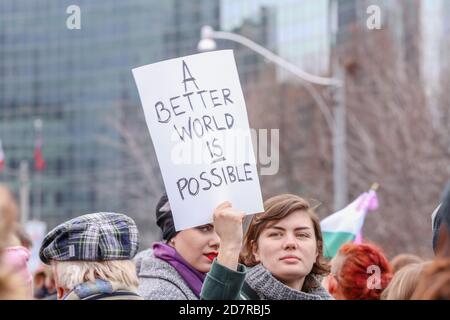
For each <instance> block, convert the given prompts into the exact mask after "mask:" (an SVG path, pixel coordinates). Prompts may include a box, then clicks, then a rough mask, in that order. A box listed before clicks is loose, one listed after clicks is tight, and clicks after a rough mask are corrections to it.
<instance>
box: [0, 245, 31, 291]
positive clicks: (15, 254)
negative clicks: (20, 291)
mask: <svg viewBox="0 0 450 320" xmlns="http://www.w3.org/2000/svg"><path fill="white" fill-rule="evenodd" d="M29 259H30V250H28V249H27V248H25V247H22V246H16V247H7V248H4V249H3V250H2V256H1V261H2V264H4V265H5V266H6V267H7V268H10V269H11V270H14V272H15V273H16V274H18V275H19V276H20V277H22V279H23V281H24V284H25V285H26V286H29V287H30V292H29V293H30V295H31V297H32V294H33V293H32V292H33V291H32V281H33V276H32V274H31V272H30V270H29V269H28V260H29Z"/></svg>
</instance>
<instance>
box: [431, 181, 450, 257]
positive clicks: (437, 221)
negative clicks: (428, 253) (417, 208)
mask: <svg viewBox="0 0 450 320" xmlns="http://www.w3.org/2000/svg"><path fill="white" fill-rule="evenodd" d="M431 219H432V227H433V250H434V251H435V252H436V246H437V242H438V235H439V229H440V227H441V224H442V223H443V222H445V223H446V224H447V228H449V234H450V183H449V184H448V185H447V188H446V189H445V191H444V195H443V197H442V202H441V203H440V205H439V206H438V207H437V208H436V210H435V211H434V212H433V214H432V218H431Z"/></svg>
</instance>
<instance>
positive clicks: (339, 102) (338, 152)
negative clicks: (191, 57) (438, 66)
mask: <svg viewBox="0 0 450 320" xmlns="http://www.w3.org/2000/svg"><path fill="white" fill-rule="evenodd" d="M214 39H222V40H229V41H234V42H237V43H239V44H241V45H243V46H245V47H247V48H249V49H251V50H252V51H254V52H256V53H258V54H260V55H262V56H263V57H264V58H266V59H267V60H269V61H271V62H273V63H275V64H276V65H278V66H280V67H282V68H283V69H285V70H287V71H289V72H291V73H292V74H294V75H296V76H297V77H298V78H299V79H301V80H302V83H303V84H304V86H305V88H306V90H307V91H308V92H309V93H310V94H311V95H312V97H313V98H314V99H315V100H316V102H317V105H318V107H319V110H320V111H321V113H322V114H323V115H324V117H325V120H326V122H327V125H328V128H329V130H330V132H331V134H332V136H333V182H334V183H333V186H334V208H335V210H339V209H341V208H343V207H344V206H345V205H346V204H347V170H346V146H345V140H346V139H345V136H346V127H345V126H346V122H345V87H344V79H345V77H344V75H343V72H342V71H341V70H342V69H341V68H339V67H338V66H337V64H336V67H337V68H333V69H335V70H334V72H337V73H338V78H337V79H336V78H326V77H320V76H316V75H312V74H310V73H307V72H305V71H304V70H302V69H301V68H299V67H297V66H296V65H294V64H292V63H290V62H288V61H287V60H285V59H283V58H281V57H280V56H278V55H276V54H274V53H273V52H271V51H269V50H267V49H266V48H264V47H263V46H261V45H259V44H257V43H256V42H253V41H251V40H250V39H248V38H246V37H243V36H241V35H239V34H236V33H232V32H225V31H215V30H214V29H213V28H212V27H210V26H203V27H202V30H201V40H200V41H199V43H198V50H199V51H209V50H214V49H216V42H215V41H214ZM312 84H317V85H323V86H332V87H335V88H336V89H337V94H336V98H335V100H336V107H335V110H334V116H333V115H332V114H331V112H330V110H329V108H328V107H327V105H326V103H325V102H324V100H323V98H322V96H321V95H320V94H319V93H318V92H317V90H316V89H315V88H314V87H313V86H312Z"/></svg>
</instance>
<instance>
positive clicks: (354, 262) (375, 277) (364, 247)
mask: <svg viewBox="0 0 450 320" xmlns="http://www.w3.org/2000/svg"><path fill="white" fill-rule="evenodd" d="M392 275H393V272H392V267H391V265H390V264H389V261H388V259H387V258H386V257H385V255H384V253H383V251H382V250H381V248H379V247H377V246H375V245H374V244H370V243H361V244H355V243H346V244H344V245H343V246H342V247H341V248H340V249H339V252H338V254H337V255H336V256H335V257H334V258H333V259H332V260H331V272H330V275H329V277H328V281H327V285H328V291H329V292H330V293H331V294H332V295H333V296H334V297H335V298H336V299H338V300H379V299H380V296H381V293H382V292H383V290H384V289H385V288H386V287H387V286H388V284H389V282H390V281H391V279H392Z"/></svg>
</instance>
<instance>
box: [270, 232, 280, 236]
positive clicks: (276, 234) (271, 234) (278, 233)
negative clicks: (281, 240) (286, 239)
mask: <svg viewBox="0 0 450 320" xmlns="http://www.w3.org/2000/svg"><path fill="white" fill-rule="evenodd" d="M269 237H281V232H274V233H269Z"/></svg>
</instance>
